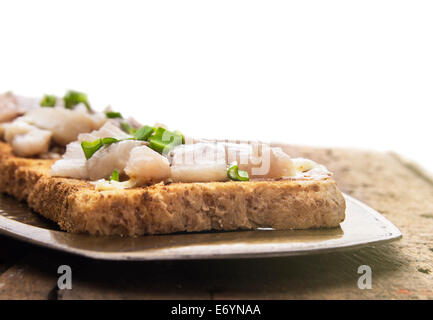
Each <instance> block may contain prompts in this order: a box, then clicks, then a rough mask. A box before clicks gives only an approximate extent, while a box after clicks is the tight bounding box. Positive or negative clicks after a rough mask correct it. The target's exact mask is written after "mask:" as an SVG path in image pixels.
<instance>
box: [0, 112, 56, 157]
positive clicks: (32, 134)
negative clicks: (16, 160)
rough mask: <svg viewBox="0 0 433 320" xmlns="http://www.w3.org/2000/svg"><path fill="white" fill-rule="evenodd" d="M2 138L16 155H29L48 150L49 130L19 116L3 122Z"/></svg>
mask: <svg viewBox="0 0 433 320" xmlns="http://www.w3.org/2000/svg"><path fill="white" fill-rule="evenodd" d="M3 128H4V138H5V140H6V142H8V143H9V144H10V145H11V146H12V149H13V151H14V153H15V154H16V155H17V156H20V157H29V156H35V155H38V154H41V153H45V152H47V151H48V148H49V147H50V141H51V132H50V131H48V130H42V129H39V128H37V127H35V126H32V125H29V124H28V123H26V122H24V121H21V120H20V119H19V118H18V119H17V120H15V121H13V122H11V123H7V124H3Z"/></svg>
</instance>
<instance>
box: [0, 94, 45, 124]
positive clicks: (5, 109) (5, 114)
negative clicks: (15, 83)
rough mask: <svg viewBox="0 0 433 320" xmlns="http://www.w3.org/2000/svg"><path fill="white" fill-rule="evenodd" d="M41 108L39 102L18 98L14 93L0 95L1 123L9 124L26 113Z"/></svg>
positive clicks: (32, 99)
mask: <svg viewBox="0 0 433 320" xmlns="http://www.w3.org/2000/svg"><path fill="white" fill-rule="evenodd" d="M37 107H39V100H38V99H35V98H27V97H21V96H16V95H14V94H13V93H12V92H6V93H4V94H1V95H0V122H7V121H11V120H13V119H15V118H16V117H18V116H20V115H22V114H24V113H25V112H26V111H28V110H30V109H33V108H37Z"/></svg>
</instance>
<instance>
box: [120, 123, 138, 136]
mask: <svg viewBox="0 0 433 320" xmlns="http://www.w3.org/2000/svg"><path fill="white" fill-rule="evenodd" d="M120 127H121V128H122V130H123V131H125V132H126V133H128V134H132V135H133V134H134V133H136V132H137V129H135V128H133V127H131V126H130V125H129V123H127V122H122V123H121V124H120Z"/></svg>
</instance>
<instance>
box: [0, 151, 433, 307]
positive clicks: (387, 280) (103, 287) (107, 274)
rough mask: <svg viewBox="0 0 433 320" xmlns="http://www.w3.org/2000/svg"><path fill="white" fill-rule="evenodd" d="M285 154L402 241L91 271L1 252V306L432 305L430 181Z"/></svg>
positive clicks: (406, 171) (344, 156)
mask: <svg viewBox="0 0 433 320" xmlns="http://www.w3.org/2000/svg"><path fill="white" fill-rule="evenodd" d="M285 149H286V151H287V152H288V153H289V154H290V155H291V156H304V157H309V158H312V159H314V160H316V161H318V162H321V163H324V164H326V165H327V166H328V168H329V169H330V170H331V171H333V172H334V173H335V176H334V177H335V179H336V181H337V183H338V185H339V186H340V188H341V190H342V191H343V192H346V193H348V194H349V195H351V196H354V197H356V198H358V199H359V200H361V201H363V202H365V203H367V204H368V205H370V206H371V207H373V208H375V209H376V210H378V211H379V212H381V213H382V214H383V215H384V216H386V217H387V218H388V219H389V220H390V221H392V222H393V223H394V224H395V225H396V226H397V227H398V228H399V229H400V230H401V231H402V233H403V239H402V240H400V241H397V242H394V243H391V244H388V245H380V246H377V247H369V248H364V249H358V250H353V251H346V252H339V253H330V254H321V255H315V256H303V257H288V258H272V259H245V260H219V261H177V262H140V263H119V262H103V261H91V260H87V259H84V258H79V257H74V256H70V255H65V254H58V253H56V252H52V251H49V250H45V249H39V248H33V247H32V256H31V257H26V258H25V259H21V260H18V262H17V261H16V259H17V258H15V259H11V260H10V261H13V264H12V266H10V267H8V268H3V269H1V266H2V265H5V263H6V261H7V260H8V258H7V254H6V256H5V255H4V252H6V251H7V250H4V252H3V251H2V250H1V249H0V298H2V299H7V298H23V299H29V298H40V299H47V298H52V299H128V298H129V299H165V298H166V299H433V232H432V231H433V181H432V180H431V179H430V178H429V176H428V175H427V174H423V171H422V169H419V168H418V169H414V168H415V166H413V164H410V163H409V162H407V161H405V160H402V159H401V158H400V157H398V156H396V155H395V154H391V153H379V152H371V151H363V150H349V149H335V148H333V149H323V148H307V147H298V146H290V147H285ZM420 172H421V174H420ZM5 241H7V242H8V243H9V245H12V244H13V243H15V241H12V240H8V239H5V238H0V242H1V243H2V244H3V243H5ZM25 247H29V246H27V245H26V246H25ZM18 252H19V249H18ZM9 254H10V253H9ZM40 261H42V262H40ZM60 264H69V265H70V266H71V267H72V270H73V289H72V290H67V291H64V290H63V291H59V290H56V282H55V281H54V280H56V277H57V274H56V270H57V267H58V266H59V265H60ZM360 265H369V266H370V267H371V268H372V272H373V283H372V284H373V288H372V289H371V290H360V289H359V288H358V287H357V281H358V277H359V274H358V273H357V269H358V267H359V266H360ZM2 270H3V271H2ZM9 277H10V278H11V279H12V278H15V279H21V280H22V279H26V280H25V281H18V282H17V281H15V280H8V279H9ZM29 282H32V283H33V284H32V285H29V284H28V283H29ZM12 283H14V285H13V286H12ZM26 283H27V284H26Z"/></svg>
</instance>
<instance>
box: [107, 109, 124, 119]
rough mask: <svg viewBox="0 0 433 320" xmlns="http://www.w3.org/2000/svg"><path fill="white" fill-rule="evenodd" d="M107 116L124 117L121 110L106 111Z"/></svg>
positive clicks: (110, 117)
mask: <svg viewBox="0 0 433 320" xmlns="http://www.w3.org/2000/svg"><path fill="white" fill-rule="evenodd" d="M105 116H106V117H107V118H109V119H115V118H120V119H123V117H122V114H121V113H120V112H114V111H107V112H105Z"/></svg>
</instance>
